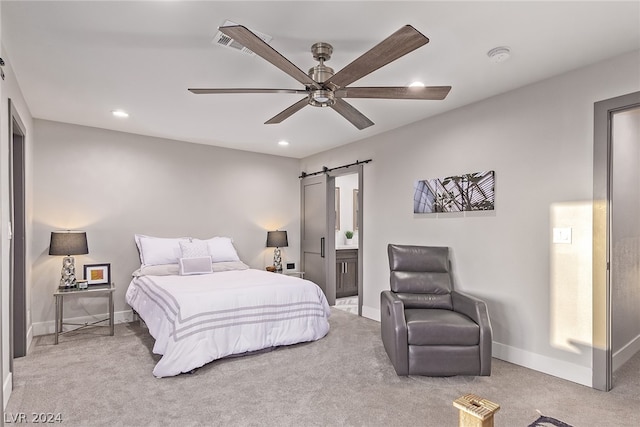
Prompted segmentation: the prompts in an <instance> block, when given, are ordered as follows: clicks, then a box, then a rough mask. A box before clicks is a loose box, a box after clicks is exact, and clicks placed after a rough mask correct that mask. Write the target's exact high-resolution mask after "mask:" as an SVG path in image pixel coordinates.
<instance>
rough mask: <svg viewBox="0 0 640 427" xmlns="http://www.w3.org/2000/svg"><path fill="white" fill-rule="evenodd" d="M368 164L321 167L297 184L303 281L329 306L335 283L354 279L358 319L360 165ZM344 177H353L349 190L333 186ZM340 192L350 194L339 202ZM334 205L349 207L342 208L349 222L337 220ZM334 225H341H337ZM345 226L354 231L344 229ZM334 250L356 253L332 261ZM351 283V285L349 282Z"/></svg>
mask: <svg viewBox="0 0 640 427" xmlns="http://www.w3.org/2000/svg"><path fill="white" fill-rule="evenodd" d="M368 162H370V160H367V161H364V162H356V163H354V164H352V165H346V166H340V167H338V168H334V169H327V168H324V170H323V171H320V172H314V173H313V174H309V175H306V174H303V176H301V178H302V179H301V181H300V191H301V192H300V204H301V207H300V208H301V209H300V263H301V267H302V269H303V270H304V274H305V278H308V279H309V280H311V281H312V282H314V283H316V284H317V285H318V286H319V287H320V288H321V289H322V291H323V292H324V294H325V297H326V298H327V301H328V303H329V305H331V306H335V305H336V296H337V295H338V292H337V289H336V286H337V285H338V283H337V282H338V281H340V280H352V281H353V280H355V282H356V283H357V293H355V294H354V295H353V297H357V301H358V302H357V314H358V315H359V316H361V315H362V301H363V276H362V270H363V250H362V248H363V246H362V242H363V235H364V233H363V220H362V219H363V211H364V209H363V203H362V200H363V195H364V189H363V165H364V164H365V163H368ZM346 175H354V176H355V177H357V178H356V179H357V186H355V185H352V186H350V187H349V191H347V190H346V188H345V189H343V188H342V187H340V186H339V185H338V186H336V180H338V182H339V183H340V180H339V178H340V177H341V176H346ZM338 188H340V191H339V192H340V197H339V198H336V195H337V193H338ZM354 190H357V191H354ZM343 193H348V194H350V195H351V196H350V197H345V199H344V200H348V201H342V194H343ZM338 203H340V206H341V209H340V210H341V211H342V207H343V206H344V205H345V204H348V205H349V206H350V207H351V208H350V209H346V211H347V212H350V214H345V215H350V216H351V217H352V218H353V219H351V220H347V219H342V218H341V215H339V214H338V209H337V206H338ZM338 222H342V223H341V224H340V225H338ZM347 223H348V225H346V224H347ZM343 224H345V225H343ZM345 227H348V228H353V229H354V230H346V228H345ZM356 227H357V233H356V232H355V229H356ZM346 231H353V232H354V235H353V237H352V238H353V240H352V241H351V242H349V243H347V241H346V234H344V232H346ZM336 247H337V248H342V249H351V250H353V249H355V248H357V250H355V251H353V252H351V253H349V254H346V255H348V256H349V257H350V259H348V260H347V259H341V260H336V255H337V251H336ZM339 250H340V249H339ZM341 255H342V254H341ZM341 283H343V282H341ZM351 284H352V286H353V282H351ZM341 292H342V290H341ZM350 292H351V293H354V292H355V289H351V291H350ZM354 314H355V313H354Z"/></svg>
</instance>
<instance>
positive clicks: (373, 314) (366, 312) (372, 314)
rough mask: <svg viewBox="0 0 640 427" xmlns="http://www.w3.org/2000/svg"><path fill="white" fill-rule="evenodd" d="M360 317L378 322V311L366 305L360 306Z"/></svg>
mask: <svg viewBox="0 0 640 427" xmlns="http://www.w3.org/2000/svg"><path fill="white" fill-rule="evenodd" d="M362 317H366V318H367V319H371V320H376V321H378V322H379V321H380V309H379V308H372V307H367V306H366V305H363V306H362Z"/></svg>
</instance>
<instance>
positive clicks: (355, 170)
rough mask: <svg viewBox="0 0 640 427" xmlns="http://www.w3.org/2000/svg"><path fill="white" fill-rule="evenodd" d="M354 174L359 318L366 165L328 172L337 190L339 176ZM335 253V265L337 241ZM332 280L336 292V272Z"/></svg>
mask: <svg viewBox="0 0 640 427" xmlns="http://www.w3.org/2000/svg"><path fill="white" fill-rule="evenodd" d="M353 174H358V207H359V209H358V316H362V301H363V299H362V295H363V292H364V289H363V283H364V282H363V280H362V279H363V274H362V272H363V259H364V257H363V252H364V251H363V249H362V241H363V235H364V221H363V220H362V219H363V211H364V207H363V203H362V200H363V197H364V196H363V195H364V176H363V175H364V164H362V163H360V164H356V165H351V166H348V167H345V168H340V169H335V170H332V171H329V172H327V175H329V176H330V177H331V178H332V180H331V183H332V184H333V188H334V189H335V178H336V177H338V176H343V175H353ZM332 194H335V190H333V193H332ZM329 209H331V210H333V205H332V204H331V205H327V210H329ZM334 229H335V226H334V227H333V234H334V235H335V230H334ZM331 230H332V229H331V228H329V230H328V231H327V232H328V233H329V232H330V231H331ZM332 251H333V253H334V261H333V262H334V264H335V251H336V247H335V239H334V246H333V249H332ZM331 280H332V281H333V289H334V290H335V288H336V284H335V280H336V277H335V271H334V274H333V276H332V278H331Z"/></svg>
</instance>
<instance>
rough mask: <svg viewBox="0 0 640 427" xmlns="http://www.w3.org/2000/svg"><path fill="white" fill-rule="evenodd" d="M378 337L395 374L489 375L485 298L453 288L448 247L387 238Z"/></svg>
mask: <svg viewBox="0 0 640 427" xmlns="http://www.w3.org/2000/svg"><path fill="white" fill-rule="evenodd" d="M387 250H388V253H389V268H390V270H391V278H390V281H391V290H390V291H383V292H382V293H381V294H380V315H381V329H382V342H383V344H384V348H385V350H386V351H387V354H388V355H389V359H391V363H392V364H393V367H394V368H395V370H396V373H397V374H398V375H426V376H433V377H437V376H453V375H483V376H488V375H491V342H492V337H491V323H490V321H489V314H488V311H487V307H486V305H485V303H484V302H483V301H481V300H479V299H477V298H474V297H471V296H468V295H464V294H462V293H459V292H456V291H455V290H453V285H452V280H451V273H450V262H449V248H447V247H426V246H407V245H393V244H390V245H389V246H388V248H387Z"/></svg>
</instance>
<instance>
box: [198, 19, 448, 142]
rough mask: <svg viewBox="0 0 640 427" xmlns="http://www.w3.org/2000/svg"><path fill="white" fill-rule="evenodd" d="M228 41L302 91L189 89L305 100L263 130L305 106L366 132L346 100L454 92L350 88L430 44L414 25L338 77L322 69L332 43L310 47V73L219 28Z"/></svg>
mask: <svg viewBox="0 0 640 427" xmlns="http://www.w3.org/2000/svg"><path fill="white" fill-rule="evenodd" d="M219 30H220V31H221V32H222V33H223V34H225V35H226V36H228V37H230V38H232V39H234V40H235V41H237V42H238V43H240V44H241V45H243V46H245V47H246V48H247V49H250V50H251V51H253V52H254V53H255V54H257V55H259V56H260V57H262V58H263V59H265V60H267V61H269V62H270V63H272V64H273V65H275V66H276V67H278V68H279V69H281V70H282V71H284V72H285V73H287V74H288V75H290V76H291V77H293V78H294V79H296V80H297V81H298V82H300V83H302V84H303V85H304V86H305V88H304V89H249V88H248V89H240V88H236V89H189V91H190V92H192V93H195V94H229V93H292V94H300V95H304V98H303V99H301V100H300V101H298V102H296V103H295V104H293V105H291V106H290V107H288V108H287V109H285V110H284V111H282V112H280V113H278V114H276V115H275V116H274V117H272V118H271V119H269V120H267V121H266V122H265V124H274V123H281V122H282V121H283V120H285V119H287V118H288V117H291V116H292V115H293V114H294V113H296V112H298V111H300V110H301V109H302V108H303V107H306V106H307V105H312V106H314V107H331V108H333V109H334V110H335V111H337V112H338V113H339V114H340V115H342V116H343V117H344V118H345V119H347V120H348V121H349V122H351V123H352V124H353V125H354V126H355V127H357V128H358V129H360V130H362V129H365V128H367V127H369V126H371V125H373V122H372V121H371V120H369V119H368V118H367V117H366V116H365V115H364V114H362V113H361V112H360V111H358V110H357V109H356V108H355V107H353V106H352V105H351V104H349V103H348V102H346V101H345V100H344V99H345V98H379V99H425V100H442V99H444V98H445V97H446V96H447V94H448V93H449V91H450V90H451V86H430V87H429V86H428V87H406V86H383V87H350V86H349V85H350V84H351V83H353V82H355V81H356V80H358V79H360V78H362V77H364V76H366V75H367V74H369V73H371V72H373V71H375V70H377V69H378V68H381V67H383V66H385V65H387V64H389V63H390V62H392V61H395V60H396V59H398V58H400V57H402V56H404V55H406V54H407V53H409V52H412V51H414V50H415V49H417V48H419V47H421V46H423V45H425V44H427V43H429V39H428V38H427V37H425V36H424V35H423V34H422V33H420V32H419V31H418V30H416V29H415V28H413V27H412V26H411V25H405V26H403V27H402V28H400V29H399V30H398V31H396V32H395V33H393V34H392V35H390V36H389V37H387V38H386V39H384V40H383V41H382V42H380V43H378V44H377V45H376V46H374V47H373V48H371V49H370V50H369V51H367V52H365V53H364V54H363V55H361V56H360V57H358V58H356V59H355V60H354V61H353V62H351V63H350V64H349V65H347V66H345V67H344V68H343V69H342V70H340V71H338V72H337V73H334V72H333V69H331V68H330V67H327V66H326V65H324V62H325V61H328V60H329V59H330V58H331V54H332V53H333V47H332V46H331V45H330V44H329V43H325V42H319V43H315V44H314V45H313V46H311V53H312V54H313V59H315V60H316V61H318V62H319V64H318V65H316V66H315V67H312V68H311V69H310V70H309V73H308V74H307V73H305V72H304V71H302V70H301V69H300V68H298V67H297V66H295V65H294V64H293V63H291V62H290V61H289V60H288V59H287V58H285V57H284V56H282V55H281V54H280V53H279V52H278V51H276V50H275V49H273V48H272V47H271V46H269V45H268V44H267V43H266V42H265V41H264V40H262V39H261V38H260V37H258V36H257V35H255V34H254V33H253V32H251V30H249V29H248V28H246V27H244V26H242V25H230V26H223V27H220V28H219Z"/></svg>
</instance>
